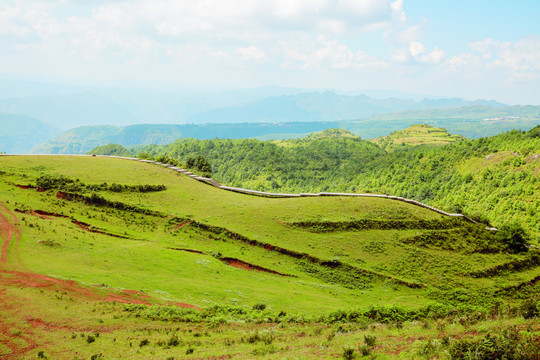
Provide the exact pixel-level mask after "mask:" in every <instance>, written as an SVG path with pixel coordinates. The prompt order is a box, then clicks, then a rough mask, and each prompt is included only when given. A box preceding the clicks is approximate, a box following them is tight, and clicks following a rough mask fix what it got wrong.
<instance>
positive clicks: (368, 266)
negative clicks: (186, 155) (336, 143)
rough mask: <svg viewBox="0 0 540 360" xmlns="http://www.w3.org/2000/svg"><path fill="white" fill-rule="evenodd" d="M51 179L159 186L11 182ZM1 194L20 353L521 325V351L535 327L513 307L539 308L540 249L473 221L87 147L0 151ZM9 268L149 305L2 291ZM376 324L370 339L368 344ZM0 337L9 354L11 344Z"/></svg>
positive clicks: (402, 345) (271, 343)
mask: <svg viewBox="0 0 540 360" xmlns="http://www.w3.org/2000/svg"><path fill="white" fill-rule="evenodd" d="M44 175H50V176H60V175H62V176H64V177H67V178H69V179H72V180H75V179H78V180H79V182H80V183H82V184H85V185H95V184H103V183H107V184H109V185H111V184H121V185H127V186H136V185H164V186H165V190H163V191H151V192H137V191H120V192H115V191H111V190H107V189H109V188H106V187H102V188H100V189H101V190H94V191H90V190H88V187H82V188H81V190H79V191H68V190H66V189H59V188H54V187H53V188H50V189H40V191H38V189H36V188H21V186H20V185H25V186H35V185H36V184H37V182H38V179H39V178H40V177H42V176H44ZM59 192H60V195H61V196H58V195H59ZM62 194H63V195H62ZM70 194H71V197H70V196H69V195H70ZM92 199H94V200H95V199H100V201H101V203H99V202H92V201H94V200H92ZM0 202H1V203H2V204H4V205H5V206H6V207H7V209H8V211H10V212H12V213H13V214H15V215H16V218H17V219H18V224H16V225H15V227H16V228H17V229H18V230H20V234H21V236H20V239H18V241H15V240H12V241H11V242H10V243H9V246H8V247H7V262H6V263H4V264H1V265H0V266H1V267H2V269H4V271H3V272H2V273H1V274H0V280H2V281H0V286H1V287H2V289H0V302H3V305H4V306H3V307H2V308H3V310H2V311H1V313H0V316H1V319H2V322H3V323H4V325H5V326H4V327H8V328H10V329H11V330H9V331H11V333H12V336H8V335H6V332H5V331H4V333H3V335H2V337H0V339H4V338H6V339H8V340H10V341H11V340H13V341H15V342H17V341H18V342H19V343H20V344H19V345H20V346H19V347H21V348H26V349H28V351H26V352H24V356H25V357H21V358H36V357H38V356H39V351H44V353H43V354H42V355H43V356H46V355H47V354H49V355H50V356H51V357H50V358H61V359H64V358H65V359H73V358H77V359H79V358H80V359H89V358H91V357H92V356H94V355H95V356H96V357H94V358H95V359H98V358H100V357H98V355H99V354H100V353H101V354H102V355H103V356H102V357H101V358H104V359H105V358H106V359H109V358H130V359H131V358H133V359H139V358H140V359H147V358H159V359H167V358H176V359H181V358H220V357H222V356H225V357H227V356H230V357H233V358H253V357H262V358H291V359H293V358H332V357H338V358H339V357H342V356H343V357H345V356H346V355H345V352H346V351H347V348H348V347H352V348H353V349H354V351H353V353H354V354H356V355H357V356H360V355H361V354H362V352H368V351H369V352H370V353H372V354H375V355H377V356H378V358H394V357H395V356H397V354H399V355H400V356H401V357H402V358H410V357H416V356H417V355H419V354H420V355H422V356H425V357H430V356H431V357H433V356H442V355H443V354H446V355H448V354H450V353H449V351H450V348H451V346H454V345H452V344H454V343H455V342H456V341H457V339H459V338H461V337H462V336H464V334H465V333H467V331H469V329H471V328H474V329H475V330H474V331H475V332H474V334H469V335H470V337H471V338H478V337H481V336H483V335H485V334H487V333H497V334H500V333H501V331H503V330H504V329H508V328H510V327H511V326H517V328H516V329H515V330H514V331H517V332H518V333H519V337H520V339H521V340H520V341H522V342H523V343H524V344H528V342H527V341H528V340H527V339H529V338H530V339H537V338H538V334H539V331H540V329H539V326H538V323H537V322H535V320H534V319H524V318H522V317H521V314H522V312H520V311H521V310H520V309H522V308H523V301H537V300H534V299H537V296H538V285H537V280H538V276H539V271H538V252H537V250H536V249H530V250H529V251H528V252H526V253H521V254H514V253H511V252H509V251H507V249H506V248H505V245H504V244H502V243H500V241H499V240H498V239H497V237H496V236H495V235H494V234H493V232H490V231H488V230H485V229H484V226H483V225H476V224H471V223H468V222H466V221H464V220H456V219H450V218H448V217H444V216H442V215H440V214H437V213H435V212H433V211H430V210H427V209H424V208H421V207H417V206H413V205H411V204H407V203H403V202H398V201H393V200H390V199H379V198H359V197H354V198H348V197H317V198H315V197H313V198H310V197H305V198H266V197H258V196H249V195H243V194H238V193H233V192H228V191H224V190H221V189H217V188H214V187H212V186H209V185H206V184H204V183H201V182H197V181H195V180H193V179H191V178H189V177H187V176H185V175H181V174H178V173H176V172H174V171H172V170H170V169H167V168H164V167H161V166H156V165H152V164H146V163H140V162H136V161H128V160H122V159H115V158H103V157H91V156H89V157H83V156H2V157H0ZM99 204H101V205H99ZM39 214H41V216H39ZM12 223H14V220H13V221H12ZM81 224H83V226H81ZM360 225H361V226H360ZM88 230H91V231H88ZM2 234H3V235H2V236H3V237H5V234H4V230H3V232H2ZM3 240H4V239H3ZM231 259H232V262H231ZM230 263H233V264H244V268H240V267H235V266H231V265H229V264H230ZM246 264H250V265H249V266H246ZM516 264H518V265H516ZM246 267H248V268H246ZM250 267H251V270H250V269H249V268H250ZM253 267H258V269H259V270H260V271H258V270H253ZM9 271H20V272H24V273H37V274H43V275H46V276H49V277H51V278H53V279H64V280H74V281H75V282H76V283H77V284H78V285H79V286H81V287H83V288H88V289H91V290H92V291H95V292H97V293H102V294H105V295H106V294H124V293H125V290H128V291H131V290H137V291H139V292H140V293H137V294H139V295H140V296H143V298H142V299H143V300H144V299H146V300H145V302H148V303H149V304H150V305H125V304H120V303H117V302H103V301H85V300H84V299H83V300H81V299H79V298H77V296H75V295H73V294H71V293H70V292H69V291H66V290H65V289H62V288H61V287H59V285H54V286H52V287H36V286H13V285H12V284H11V282H10V281H14V280H13V278H14V277H15V278H17V275H16V274H15V273H13V272H12V273H10V272H9ZM14 274H15V275H14ZM17 284H18V283H17ZM105 295H104V296H105ZM137 299H139V298H137ZM531 299H533V300H531ZM177 303H183V304H190V305H192V306H195V307H198V308H202V310H197V309H191V308H182V307H176V306H174V304H177ZM21 304H24V306H23V307H21V306H22V305H21ZM263 304H264V305H263ZM534 304H536V303H534ZM374 309H375V310H374ZM494 309H495V310H494ZM533 312H534V311H533ZM474 314H477V315H474ZM489 316H491V318H489ZM534 316H535V315H534V314H533V316H532V317H533V318H534ZM526 317H527V318H528V316H526ZM20 319H23V320H22V322H21V320H20ZM31 319H34V320H35V319H45V320H46V321H45V322H46V323H47V324H48V325H47V324H46V325H43V324H41V325H40V326H34V325H35V321H34V322H32V321H31ZM68 319H73V322H71V320H68ZM460 319H461V320H460ZM490 319H491V321H490ZM493 319H496V321H495V322H493ZM66 322H67V323H68V324H66ZM10 324H11V325H10ZM95 333H100V334H99V336H96V335H95ZM25 334H26V335H25ZM370 334H371V335H373V336H376V337H377V339H378V340H377V344H375V345H372V346H367V347H366V346H365V345H362V344H363V341H364V340H363V339H364V335H370ZM473 335H474V336H473ZM25 336H26V337H25ZM29 336H34V337H35V338H34V339H33V340H32V341H30V340H29V338H28V337H29ZM89 336H92V337H93V338H94V340H95V341H87V340H88V337H89ZM501 336H503V335H501ZM174 337H177V338H178V339H179V340H178V343H177V344H176V345H174V343H175V341H174V340H172V343H173V344H171V343H170V341H171V339H172V338H174ZM444 337H446V340H444V339H443V338H444ZM527 337H528V338H527ZM25 339H26V340H25ZM8 340H6V341H7V342H6V344H10V343H9V341H8ZM34 343H35V344H34ZM25 344H26V345H25ZM32 344H34V345H35V346H34V345H32ZM2 346H4V349H0V352H2V351H5V353H6V354H8V353H10V352H11V353H12V355H13V354H15V353H14V349H15V348H16V347H17V345H16V344H15V345H14V344H11V345H10V346H8V345H5V344H4V345H2ZM361 346H364V348H362V349H363V350H362V349H361V348H360V347H361ZM190 350H193V351H192V352H191V353H190ZM2 353H3V352H2ZM51 354H52V355H51ZM74 354H75V355H74ZM394 355H395V356H394ZM8 356H9V355H8ZM13 356H15V355H13ZM21 356H22V355H21ZM448 356H450V355H448Z"/></svg>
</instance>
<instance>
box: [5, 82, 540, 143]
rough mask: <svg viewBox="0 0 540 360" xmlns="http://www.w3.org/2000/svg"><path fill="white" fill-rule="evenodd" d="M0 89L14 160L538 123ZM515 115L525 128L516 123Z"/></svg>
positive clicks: (300, 103)
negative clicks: (321, 134) (423, 127)
mask: <svg viewBox="0 0 540 360" xmlns="http://www.w3.org/2000/svg"><path fill="white" fill-rule="evenodd" d="M0 85H2V86H1V87H0V88H1V89H0V124H1V125H2V129H3V132H2V134H1V136H2V137H1V139H2V141H1V142H0V151H3V152H18V153H26V152H38V153H72V152H75V153H79V152H86V151H88V150H89V149H91V148H93V147H95V146H99V145H103V144H106V143H108V142H117V143H120V144H122V145H136V144H148V143H157V144H164V143H167V142H171V141H174V140H175V139H176V138H178V137H195V138H199V139H208V138H214V137H220V138H225V137H228V138H241V137H258V138H261V139H274V138H275V139H285V138H294V137H301V136H305V135H306V134H308V133H310V132H313V131H321V130H324V129H328V128H334V127H340V128H344V129H347V130H350V131H352V132H354V133H355V134H356V135H360V136H361V137H363V138H374V137H377V136H382V135H387V134H388V133H389V132H391V131H395V130H398V129H400V128H403V127H404V126H409V125H411V124H414V123H417V122H419V120H420V121H424V122H430V121H432V122H433V123H434V124H436V125H438V126H449V130H451V131H452V132H454V133H457V134H461V135H465V136H471V137H479V136H486V135H493V134H495V133H498V132H500V131H504V130H505V129H507V128H515V127H516V126H517V127H518V128H524V129H527V128H531V127H532V126H534V125H535V123H534V122H531V123H530V124H529V122H530V120H531V119H537V118H540V116H538V115H539V114H540V110H539V108H538V107H534V106H530V107H526V108H524V107H508V106H507V105H504V104H501V103H499V102H497V101H488V100H475V101H469V100H463V99H459V98H425V99H423V100H412V99H410V98H409V99H407V98H395V97H392V98H383V99H381V98H374V97H369V96H367V95H364V94H358V92H355V93H351V94H349V93H337V92H335V91H328V90H321V91H313V90H308V89H294V88H282V87H278V86H266V87H260V88H254V89H239V90H229V91H203V90H193V91H188V90H178V89H170V88H166V87H162V88H160V89H157V90H156V89H137V88H133V89H128V88H113V87H97V86H78V85H63V84H47V83H35V82H23V81H13V80H0ZM379 95H380V93H379ZM405 95H406V94H403V96H405ZM411 97H414V96H411ZM396 112H399V114H395V113H396ZM387 114H390V115H387ZM14 116H16V119H17V120H16V121H14V120H13V119H15V118H14ZM501 116H505V117H520V119H514V120H515V121H517V122H515V121H514V123H513V124H510V125H508V124H506V125H504V124H501V123H500V122H499V123H497V124H496V126H495V127H493V124H484V125H488V126H484V125H483V126H482V127H481V128H482V129H483V130H482V131H480V132H479V131H477V130H474V129H477V128H478V126H477V127H476V128H475V127H474V126H473V127H472V128H471V127H470V126H460V125H458V126H453V123H455V122H456V121H452V119H453V120H456V119H457V122H458V123H459V122H463V121H477V120H480V119H482V118H483V117H484V118H485V117H488V118H489V117H496V118H498V117H501ZM524 116H526V119H525V120H527V121H528V122H527V121H525V122H523V120H524ZM450 118H451V119H450ZM437 119H438V120H437ZM395 120H400V121H398V122H395ZM443 120H444V121H443ZM504 120H508V119H504ZM518 120H519V121H518ZM374 121H376V123H374ZM436 121H439V123H437V122H436ZM441 121H443V124H441V123H440V122H441ZM136 124H137V125H136ZM142 124H145V125H142ZM158 124H159V125H158ZM165 124H169V125H165ZM173 124H174V125H173ZM207 124H212V125H207ZM231 124H234V125H231ZM240 124H241V125H240ZM133 125H136V126H133ZM88 126H91V127H88ZM126 126H127V127H126ZM80 127H82V128H80ZM467 131H469V132H467ZM490 131H491V132H490ZM55 136H57V137H55Z"/></svg>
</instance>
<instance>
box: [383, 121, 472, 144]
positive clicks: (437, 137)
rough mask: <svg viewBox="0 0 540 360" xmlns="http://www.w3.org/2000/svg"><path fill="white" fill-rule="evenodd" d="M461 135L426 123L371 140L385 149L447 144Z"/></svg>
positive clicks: (459, 139) (460, 138) (457, 139)
mask: <svg viewBox="0 0 540 360" xmlns="http://www.w3.org/2000/svg"><path fill="white" fill-rule="evenodd" d="M463 140H465V138H464V137H463V136H461V135H452V134H450V133H449V132H448V131H447V130H446V129H442V128H436V127H433V126H431V125H428V124H416V125H412V126H409V127H408V128H406V129H403V130H399V131H394V132H392V133H390V134H389V135H387V136H381V137H379V138H377V139H374V140H373V141H374V142H375V143H377V144H378V145H379V146H380V147H382V148H384V149H387V150H395V149H396V147H401V146H406V145H412V146H418V145H448V144H451V143H453V142H456V141H463Z"/></svg>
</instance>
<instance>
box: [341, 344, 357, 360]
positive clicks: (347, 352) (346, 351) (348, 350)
mask: <svg viewBox="0 0 540 360" xmlns="http://www.w3.org/2000/svg"><path fill="white" fill-rule="evenodd" d="M355 357H356V354H355V353H354V348H352V347H351V346H347V347H345V348H343V355H342V358H343V359H344V360H352V359H354V358H355Z"/></svg>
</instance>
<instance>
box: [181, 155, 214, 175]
mask: <svg viewBox="0 0 540 360" xmlns="http://www.w3.org/2000/svg"><path fill="white" fill-rule="evenodd" d="M186 167H187V168H189V169H194V170H198V171H200V172H202V173H203V174H204V175H210V174H212V166H211V165H210V163H209V162H208V160H206V159H205V158H204V157H203V156H202V155H197V156H194V157H189V158H188V159H187V161H186Z"/></svg>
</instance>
